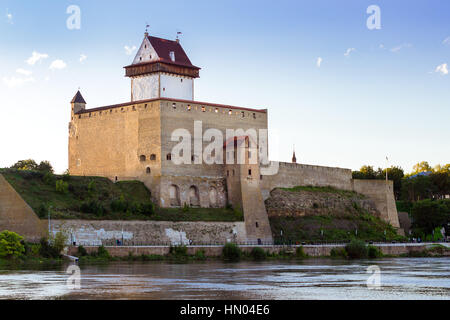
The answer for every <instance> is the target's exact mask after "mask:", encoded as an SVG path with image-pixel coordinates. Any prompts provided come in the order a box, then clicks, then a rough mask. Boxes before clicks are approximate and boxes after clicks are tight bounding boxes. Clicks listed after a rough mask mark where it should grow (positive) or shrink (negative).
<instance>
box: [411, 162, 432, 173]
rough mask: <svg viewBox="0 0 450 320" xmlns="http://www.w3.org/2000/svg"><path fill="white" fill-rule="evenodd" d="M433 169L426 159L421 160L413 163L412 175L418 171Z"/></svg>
mask: <svg viewBox="0 0 450 320" xmlns="http://www.w3.org/2000/svg"><path fill="white" fill-rule="evenodd" d="M431 171H433V169H432V168H431V166H430V165H429V164H428V162H427V161H422V162H419V163H417V164H415V165H414V167H413V172H412V173H411V174H412V175H414V174H418V173H420V172H431Z"/></svg>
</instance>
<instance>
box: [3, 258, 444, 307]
mask: <svg viewBox="0 0 450 320" xmlns="http://www.w3.org/2000/svg"><path fill="white" fill-rule="evenodd" d="M373 265H375V266H377V267H378V268H379V270H380V274H379V275H380V278H379V279H380V287H379V288H378V289H376V288H375V289H374V288H373V287H370V288H369V287H368V286H367V280H368V278H369V277H371V276H372V277H371V279H372V280H373V279H375V278H374V277H376V276H377V274H376V273H375V274H374V273H372V272H370V273H367V269H368V267H370V266H373ZM68 266H69V265H64V266H58V267H53V268H49V267H47V268H45V270H20V271H18V270H2V269H1V267H0V299H223V300H230V299H267V300H280V299H283V300H284V299H287V300H290V299H295V300H302V299H325V300H330V299H333V300H334V299H337V300H343V299H383V300H384V299H394V300H397V299H450V258H398V259H397V258H393V259H380V260H370V261H369V260H361V261H344V260H342V261H341V260H331V259H307V260H303V261H296V262H278V261H277V262H274V261H270V262H260V263H258V262H241V263H222V262H205V263H189V264H174V263H166V262H164V263H155V262H148V263H126V262H120V263H119V262H115V263H109V264H104V265H85V266H81V267H80V269H81V277H80V279H81V281H80V288H79V289H71V288H70V287H69V286H68V285H67V280H68V277H69V275H68V274H67V273H66V268H67V267H68ZM70 283H74V284H76V282H70ZM370 283H375V284H376V281H375V282H374V281H371V282H370Z"/></svg>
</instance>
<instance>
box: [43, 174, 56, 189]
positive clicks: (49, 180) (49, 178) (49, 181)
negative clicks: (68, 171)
mask: <svg viewBox="0 0 450 320" xmlns="http://www.w3.org/2000/svg"><path fill="white" fill-rule="evenodd" d="M42 181H43V182H44V183H45V184H46V185H48V186H52V185H54V184H55V183H56V181H55V175H54V174H53V173H52V172H47V173H45V174H44V177H42Z"/></svg>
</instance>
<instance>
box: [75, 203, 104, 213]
mask: <svg viewBox="0 0 450 320" xmlns="http://www.w3.org/2000/svg"><path fill="white" fill-rule="evenodd" d="M80 211H81V212H83V213H93V214H95V215H96V216H102V215H103V214H104V213H105V208H104V207H103V205H102V204H101V203H100V202H98V201H97V200H91V201H87V202H83V203H82V204H81V206H80Z"/></svg>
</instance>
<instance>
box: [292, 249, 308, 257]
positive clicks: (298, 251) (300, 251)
mask: <svg viewBox="0 0 450 320" xmlns="http://www.w3.org/2000/svg"><path fill="white" fill-rule="evenodd" d="M295 255H296V256H297V258H306V257H307V256H308V255H307V254H306V253H305V250H303V247H298V248H297V249H296V250H295Z"/></svg>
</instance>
